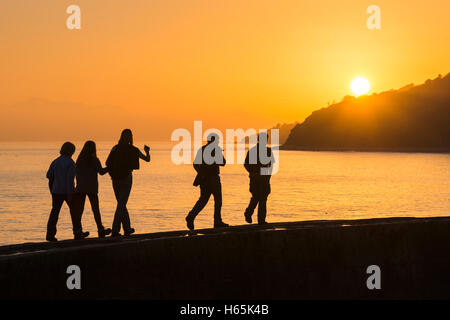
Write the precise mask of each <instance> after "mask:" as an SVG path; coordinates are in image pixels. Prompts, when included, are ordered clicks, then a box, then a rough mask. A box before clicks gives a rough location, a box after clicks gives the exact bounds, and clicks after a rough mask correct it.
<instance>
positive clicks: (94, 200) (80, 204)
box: [74, 192, 105, 231]
mask: <svg viewBox="0 0 450 320" xmlns="http://www.w3.org/2000/svg"><path fill="white" fill-rule="evenodd" d="M86 196H87V197H88V198H89V202H90V203H91V208H92V213H93V214H94V219H95V223H96V224H97V229H98V231H101V230H104V229H105V228H104V227H103V224H102V216H101V214H100V205H99V200H98V194H97V193H83V192H80V193H76V194H75V199H74V206H76V210H77V211H78V214H79V215H80V219H81V217H82V216H83V212H84V205H85V203H86Z"/></svg>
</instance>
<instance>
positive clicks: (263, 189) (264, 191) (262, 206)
mask: <svg viewBox="0 0 450 320" xmlns="http://www.w3.org/2000/svg"><path fill="white" fill-rule="evenodd" d="M259 194H260V197H259V204H258V223H259V224H264V223H266V214H267V198H268V196H269V194H270V183H269V181H268V180H263V181H262V182H261V184H260V186H259Z"/></svg>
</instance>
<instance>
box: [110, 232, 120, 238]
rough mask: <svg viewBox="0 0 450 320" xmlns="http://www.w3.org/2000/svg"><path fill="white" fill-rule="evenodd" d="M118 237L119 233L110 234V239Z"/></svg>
mask: <svg viewBox="0 0 450 320" xmlns="http://www.w3.org/2000/svg"><path fill="white" fill-rule="evenodd" d="M120 236H121V234H120V232H113V233H111V238H118V237H120Z"/></svg>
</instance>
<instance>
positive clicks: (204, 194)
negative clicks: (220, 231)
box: [188, 175, 222, 222]
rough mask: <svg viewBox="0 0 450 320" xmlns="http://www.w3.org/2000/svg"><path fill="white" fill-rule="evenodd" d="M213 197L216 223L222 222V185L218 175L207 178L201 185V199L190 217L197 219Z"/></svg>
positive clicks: (190, 213)
mask: <svg viewBox="0 0 450 320" xmlns="http://www.w3.org/2000/svg"><path fill="white" fill-rule="evenodd" d="M211 195H213V197H214V222H220V221H222V216H221V212H220V211H221V209H222V184H221V183H220V177H219V176H218V175H216V176H211V177H206V178H205V179H204V181H202V182H201V183H200V198H199V199H198V200H197V202H196V203H195V205H194V207H193V208H192V210H191V211H190V212H189V214H188V217H189V218H191V219H195V217H196V216H197V215H198V214H199V212H200V211H202V209H203V208H204V207H205V206H206V204H207V203H208V200H209V198H210V197H211Z"/></svg>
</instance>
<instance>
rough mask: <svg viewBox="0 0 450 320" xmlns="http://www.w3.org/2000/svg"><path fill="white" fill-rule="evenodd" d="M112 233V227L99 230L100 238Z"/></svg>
mask: <svg viewBox="0 0 450 320" xmlns="http://www.w3.org/2000/svg"><path fill="white" fill-rule="evenodd" d="M109 234H111V229H110V228H107V229H105V228H102V229H99V230H98V237H99V238H104V237H105V236H107V235H109Z"/></svg>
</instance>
